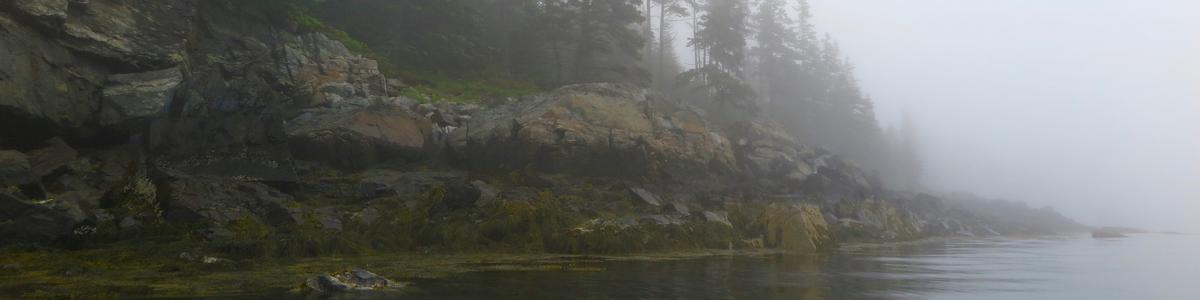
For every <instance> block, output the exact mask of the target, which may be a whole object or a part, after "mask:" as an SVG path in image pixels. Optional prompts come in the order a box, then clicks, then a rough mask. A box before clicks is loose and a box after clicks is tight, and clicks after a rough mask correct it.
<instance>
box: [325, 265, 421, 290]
mask: <svg viewBox="0 0 1200 300" xmlns="http://www.w3.org/2000/svg"><path fill="white" fill-rule="evenodd" d="M404 285H405V284H403V283H399V282H395V281H392V280H390V279H387V278H384V277H383V276H379V275H376V274H375V273H372V272H370V271H367V270H363V269H352V270H350V271H345V272H338V273H333V274H317V275H313V276H312V277H309V278H308V280H306V281H305V282H304V286H305V287H307V288H309V289H310V290H312V291H313V292H317V293H320V294H333V293H339V292H346V291H351V290H359V291H369V290H382V289H393V288H401V287H404Z"/></svg>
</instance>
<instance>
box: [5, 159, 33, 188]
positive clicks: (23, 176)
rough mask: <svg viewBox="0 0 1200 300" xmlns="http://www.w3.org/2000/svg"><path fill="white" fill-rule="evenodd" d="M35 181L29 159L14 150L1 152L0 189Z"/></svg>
mask: <svg viewBox="0 0 1200 300" xmlns="http://www.w3.org/2000/svg"><path fill="white" fill-rule="evenodd" d="M31 181H33V170H32V168H31V167H30V165H29V157H28V156H25V154H24V153H21V152H17V151H12V150H0V188H8V187H10V186H16V185H21V184H26V183H29V182H31Z"/></svg>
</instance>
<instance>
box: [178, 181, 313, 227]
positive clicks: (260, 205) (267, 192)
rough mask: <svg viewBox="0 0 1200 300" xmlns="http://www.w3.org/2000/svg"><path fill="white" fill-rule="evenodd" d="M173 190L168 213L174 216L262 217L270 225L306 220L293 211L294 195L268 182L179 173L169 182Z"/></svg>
mask: <svg viewBox="0 0 1200 300" xmlns="http://www.w3.org/2000/svg"><path fill="white" fill-rule="evenodd" d="M166 189H167V191H169V194H168V195H167V197H168V202H167V207H166V209H165V216H166V217H167V218H168V219H171V220H178V221H190V222H209V223H214V224H217V225H224V224H227V223H229V222H232V221H237V220H243V219H257V220H262V221H263V222H264V223H266V224H270V225H294V224H298V223H300V222H302V221H303V220H302V219H300V218H298V217H297V216H295V215H293V213H292V210H291V209H289V208H290V207H292V206H293V204H294V200H293V199H292V196H290V195H287V194H284V193H282V192H280V191H277V190H275V189H272V188H271V187H268V186H266V185H263V184H260V183H252V182H242V181H236V180H229V179H224V178H217V177H208V176H182V175H180V176H175V177H173V178H171V179H169V181H168V182H167V183H166Z"/></svg>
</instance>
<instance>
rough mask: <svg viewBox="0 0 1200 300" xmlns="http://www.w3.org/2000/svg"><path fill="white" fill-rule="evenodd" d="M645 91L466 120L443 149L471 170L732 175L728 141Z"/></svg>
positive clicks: (501, 110) (598, 94)
mask: <svg viewBox="0 0 1200 300" xmlns="http://www.w3.org/2000/svg"><path fill="white" fill-rule="evenodd" d="M647 97H648V96H647V95H646V93H645V92H644V91H641V90H639V89H636V88H631V87H628V86H620V85H615V84H589V85H575V86H567V87H564V88H561V89H559V90H557V91H555V92H552V93H548V94H543V95H538V96H533V97H530V98H528V99H522V100H520V101H518V102H516V103H515V104H512V105H505V106H500V107H496V108H493V109H490V110H486V111H483V112H481V113H479V114H476V115H474V116H472V118H471V120H470V122H468V123H467V124H465V125H464V126H463V127H462V128H461V129H459V130H456V131H455V132H454V133H453V135H452V136H451V138H450V141H449V143H448V144H449V147H450V148H451V151H453V152H454V153H455V154H456V155H457V157H459V158H460V159H462V160H464V161H466V162H467V163H468V164H470V165H471V166H473V167H479V168H487V169H523V168H526V167H531V168H534V169H538V170H543V171H547V172H561V173H572V174H580V175H606V176H619V177H629V178H642V177H649V178H668V179H676V180H682V179H687V178H693V177H697V176H703V175H705V174H714V173H718V174H719V173H729V172H730V171H731V170H732V169H733V168H735V164H734V157H733V151H732V150H733V148H732V144H731V143H730V141H729V140H728V139H727V138H725V137H724V136H723V135H722V134H721V133H720V132H719V131H718V130H717V129H715V128H713V127H711V126H709V125H708V124H706V123H705V122H704V121H703V120H702V119H701V118H699V117H698V116H697V115H696V114H695V113H694V112H692V111H689V110H687V108H685V107H669V108H667V109H651V105H652V104H651V103H650V100H648V98H647Z"/></svg>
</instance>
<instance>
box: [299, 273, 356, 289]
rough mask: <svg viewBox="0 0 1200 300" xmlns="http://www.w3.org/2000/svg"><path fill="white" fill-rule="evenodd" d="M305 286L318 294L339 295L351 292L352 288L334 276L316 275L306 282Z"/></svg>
mask: <svg viewBox="0 0 1200 300" xmlns="http://www.w3.org/2000/svg"><path fill="white" fill-rule="evenodd" d="M304 286H306V287H308V288H309V289H312V290H313V291H315V292H317V293H339V292H345V291H349V290H350V286H349V285H347V284H345V283H343V282H342V281H341V280H338V279H337V278H334V277H333V276H330V275H326V274H321V275H314V276H312V277H309V278H308V281H305V282H304Z"/></svg>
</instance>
